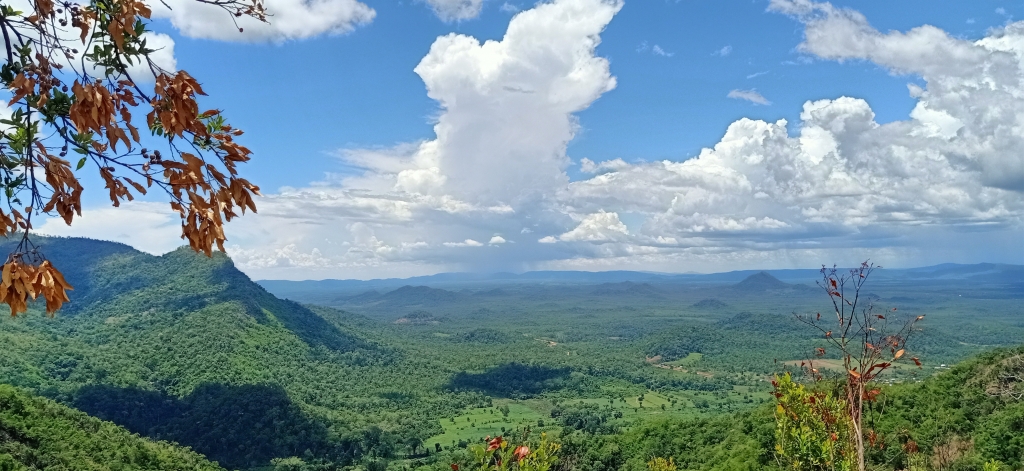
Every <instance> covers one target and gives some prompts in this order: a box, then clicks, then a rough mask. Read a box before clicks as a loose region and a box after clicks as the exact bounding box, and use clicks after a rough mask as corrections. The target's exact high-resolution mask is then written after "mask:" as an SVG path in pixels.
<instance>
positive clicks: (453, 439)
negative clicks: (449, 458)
mask: <svg viewBox="0 0 1024 471" xmlns="http://www.w3.org/2000/svg"><path fill="white" fill-rule="evenodd" d="M504 406H507V407H508V411H509V412H508V415H507V416H506V415H504V414H503V413H502V410H501V408H502V407H504ZM551 407H552V405H551V403H550V402H548V401H546V400H543V399H528V400H523V401H515V400H507V399H506V400H502V399H496V400H494V407H482V408H477V409H470V410H467V411H465V412H464V413H463V414H461V415H458V416H456V417H449V418H445V419H441V420H440V424H441V427H443V428H444V433H443V434H441V435H436V436H433V437H430V438H429V439H428V440H427V441H426V443H427V444H428V445H429V446H433V445H434V443H440V444H441V446H452V445H453V444H457V443H458V442H459V441H460V440H464V441H467V442H474V441H479V440H480V439H482V438H484V437H486V436H492V437H493V436H497V435H502V434H503V433H508V432H509V431H514V430H516V429H519V430H522V429H524V428H526V427H530V429H531V430H548V429H550V428H552V427H551V425H550V424H553V423H554V421H553V420H552V419H551V418H550V415H549V414H550V410H551ZM540 423H543V424H544V426H540V425H539V424H540ZM502 428H504V431H502Z"/></svg>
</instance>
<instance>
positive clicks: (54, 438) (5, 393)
mask: <svg viewBox="0 0 1024 471" xmlns="http://www.w3.org/2000/svg"><path fill="white" fill-rule="evenodd" d="M0 469H5V470H6V469H25V470H40V471H41V470H49V469H69V470H91V469H96V470H100V469H132V470H153V471H174V470H181V471H186V470H187V471H204V470H210V471H213V470H220V469H223V468H221V467H220V466H217V464H216V463H211V462H209V461H207V460H206V459H205V458H203V456H202V455H199V454H197V453H195V452H193V451H191V450H189V449H187V448H182V447H179V446H175V445H173V444H170V443H166V442H157V441H152V440H148V439H145V438H142V437H140V436H138V435H135V434H132V433H130V432H128V431H127V430H125V429H123V428H121V427H118V426H116V425H114V424H112V423H110V422H104V421H102V420H99V419H96V418H93V417H89V416H87V415H85V414H83V413H81V412H79V411H75V410H72V409H69V408H67V407H65V406H62V405H60V404H57V403H55V402H53V401H50V400H48V399H44V398H41V397H35V396H31V395H29V394H27V393H24V392H22V391H18V390H17V389H15V388H13V387H11V386H7V385H0Z"/></svg>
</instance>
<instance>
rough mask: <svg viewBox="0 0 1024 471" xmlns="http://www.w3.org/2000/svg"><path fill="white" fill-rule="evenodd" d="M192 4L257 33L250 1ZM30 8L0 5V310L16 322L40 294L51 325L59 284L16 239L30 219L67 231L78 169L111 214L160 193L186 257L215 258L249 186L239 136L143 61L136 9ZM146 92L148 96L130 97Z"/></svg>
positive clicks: (247, 205)
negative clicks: (105, 195) (1, 240)
mask: <svg viewBox="0 0 1024 471" xmlns="http://www.w3.org/2000/svg"><path fill="white" fill-rule="evenodd" d="M196 1H199V2H202V3H206V4H210V5H214V6H217V7H220V8H221V9H223V10H224V11H225V12H226V14H229V15H232V16H233V17H242V16H249V17H253V18H256V19H258V20H261V21H267V13H266V11H265V9H264V7H263V3H262V0H196ZM30 4H31V11H27V12H22V11H18V10H16V9H15V8H14V7H13V6H12V5H11V4H9V3H8V2H2V3H0V32H2V34H3V39H4V45H5V50H4V52H5V53H6V54H5V55H4V57H3V58H2V59H0V60H3V65H2V66H0V82H2V83H3V85H4V86H5V87H6V88H7V89H8V90H9V91H10V93H11V94H12V98H11V100H10V102H9V103H8V106H9V107H10V108H11V110H12V111H11V114H10V116H8V117H5V118H3V119H0V123H2V125H3V129H0V187H2V191H3V198H5V200H4V202H5V203H6V204H4V205H2V206H6V207H2V206H0V235H2V236H5V237H10V236H12V235H15V234H19V233H20V235H21V239H20V242H19V243H18V245H17V247H16V248H15V249H14V250H13V251H12V252H11V253H10V254H9V255H8V257H7V261H6V262H5V263H4V265H3V278H2V283H0V302H2V303H5V304H7V305H8V306H9V307H10V309H11V315H18V314H19V313H22V312H25V311H26V310H27V309H28V307H27V302H28V299H29V298H31V299H36V298H37V297H39V296H42V297H43V298H45V299H46V310H47V313H48V314H50V315H52V314H53V313H54V312H55V311H56V310H57V309H59V308H60V307H61V305H62V304H63V303H64V302H66V301H68V297H67V291H68V290H70V289H72V287H71V285H70V284H68V282H67V281H66V280H64V277H63V276H62V275H61V273H60V271H59V270H58V269H57V268H56V267H54V266H53V265H51V264H50V262H49V261H47V260H46V258H45V256H44V255H43V253H42V252H41V251H40V250H39V248H38V247H37V246H36V245H35V244H33V242H32V241H31V239H30V234H31V231H32V228H33V216H39V215H47V216H59V217H61V218H62V219H63V220H64V222H65V223H67V224H69V225H70V224H72V222H73V220H74V218H75V217H76V216H81V214H82V201H81V197H82V192H83V191H84V188H83V186H82V184H81V182H80V180H79V177H78V176H77V175H76V172H79V171H81V170H82V169H83V168H84V167H86V166H90V167H91V168H93V169H94V170H95V171H97V172H98V174H99V176H100V178H101V179H102V180H103V182H104V184H105V187H106V189H107V190H108V191H109V197H110V201H111V203H112V204H113V205H114V206H118V205H120V203H121V202H122V201H125V200H127V201H131V200H133V199H134V198H135V195H144V194H146V193H147V192H148V191H150V190H151V189H152V188H153V187H156V188H157V189H158V190H160V191H163V192H164V193H166V194H167V195H168V196H169V198H170V206H171V208H172V210H173V211H176V212H177V213H178V214H179V216H180V217H181V231H182V234H181V236H182V238H183V239H186V240H188V243H189V245H190V246H191V248H192V249H193V250H195V251H197V252H203V253H205V254H206V255H207V256H210V255H211V253H212V251H213V248H214V246H216V247H217V248H218V249H219V250H221V251H223V250H224V241H225V240H227V239H226V237H225V236H224V227H223V226H224V223H225V222H227V221H230V220H231V219H232V218H234V217H235V216H237V213H236V211H240V212H241V213H243V214H244V213H245V211H246V210H250V211H253V212H255V211H256V205H255V203H254V201H253V196H254V195H259V188H258V187H257V186H256V185H253V184H252V183H250V182H249V181H247V180H246V179H244V178H242V177H240V176H239V174H238V164H240V163H244V162H247V161H248V160H249V159H250V154H251V152H250V150H249V149H247V148H245V147H244V146H242V145H240V144H238V143H237V142H235V138H236V137H238V136H239V135H241V134H242V132H241V131H240V130H238V129H235V128H233V127H231V126H230V125H229V124H228V123H227V122H226V121H225V118H224V116H223V115H222V114H221V112H220V111H219V110H207V111H202V110H201V108H200V106H199V102H198V97H199V96H202V95H205V92H203V89H202V87H201V86H200V84H199V82H198V81H196V79H194V78H193V77H192V76H191V75H189V74H188V72H186V71H184V70H179V71H176V72H174V71H168V70H164V69H162V68H161V67H160V66H159V65H158V64H157V63H156V62H154V60H153V58H152V54H153V53H155V52H156V50H154V49H152V48H151V47H150V46H149V45H148V44H147V41H146V37H145V33H146V32H147V31H148V25H149V21H148V20H149V17H150V13H151V10H150V6H149V5H148V4H147V3H145V2H143V1H140V0H88V1H86V2H84V3H77V2H76V1H73V0H57V1H54V0H31V2H30ZM239 31H241V28H239ZM149 81H152V83H153V88H152V91H151V92H147V91H146V90H144V89H143V86H144V85H145V84H146V83H148V82H149ZM139 109H141V110H142V113H145V120H142V119H140V118H139V116H141V114H142V113H140V112H138V111H137V110H139ZM133 113H135V115H134V116H133ZM143 126H144V128H145V129H146V130H147V131H148V133H149V134H150V136H147V137H146V138H145V140H146V143H147V144H148V143H150V142H152V143H153V144H157V145H158V146H159V147H161V148H162V149H163V151H161V150H155V149H154V150H150V149H147V148H146V147H143V140H144V138H143V135H142V133H141V132H140V130H139V129H140V127H143ZM69 154H70V155H69ZM74 159H77V162H74V163H73V160H74ZM72 166H73V167H72Z"/></svg>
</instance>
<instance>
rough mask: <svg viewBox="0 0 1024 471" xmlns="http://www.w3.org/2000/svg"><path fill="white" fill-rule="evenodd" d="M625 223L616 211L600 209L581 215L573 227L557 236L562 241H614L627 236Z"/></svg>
mask: <svg viewBox="0 0 1024 471" xmlns="http://www.w3.org/2000/svg"><path fill="white" fill-rule="evenodd" d="M628 235H629V231H628V230H627V229H626V225H625V224H623V223H622V221H620V220H619V215H618V214H616V213H606V212H604V211H600V212H597V213H594V214H588V215H586V216H584V217H583V220H582V221H580V223H579V225H577V226H576V228H575V229H573V230H571V231H569V232H566V233H564V234H562V235H560V236H558V240H560V241H563V242H614V241H618V240H622V239H623V238H624V236H628Z"/></svg>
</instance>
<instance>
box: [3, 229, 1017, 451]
mask: <svg viewBox="0 0 1024 471" xmlns="http://www.w3.org/2000/svg"><path fill="white" fill-rule="evenodd" d="M44 243H45V244H46V251H47V254H48V256H50V257H51V258H52V259H53V260H54V261H55V262H59V263H61V265H62V266H66V267H73V268H72V269H68V270H67V277H68V280H69V281H70V282H71V284H72V285H74V286H75V288H76V289H75V291H74V292H73V293H72V301H71V303H69V304H68V305H67V306H66V307H65V308H64V310H62V311H61V312H60V313H59V314H58V315H57V316H56V317H55V318H52V319H51V318H47V317H46V316H45V315H43V314H42V313H40V312H39V309H40V308H39V306H34V307H32V308H31V309H32V310H31V311H30V313H29V314H28V315H24V316H20V317H18V318H11V319H5V320H4V321H2V322H0V341H2V342H3V343H4V345H5V346H6V349H5V355H4V356H3V357H0V381H2V382H4V383H8V384H11V385H13V386H15V387H17V388H20V389H21V390H23V391H26V392H28V393H32V394H36V395H39V396H43V397H46V398H49V399H50V400H54V401H57V402H59V403H61V404H64V405H66V406H68V407H73V408H75V409H78V410H80V411H83V412H85V413H87V414H89V415H91V416H93V417H96V418H99V419H102V420H106V421H110V422H113V423H114V424H117V425H119V426H121V427H124V428H125V429H127V431H128V432H131V433H136V434H139V435H141V436H143V437H148V438H149V439H153V440H164V441H168V442H174V443H177V444H179V445H183V446H187V447H189V448H191V449H192V450H194V451H195V452H198V453H200V454H202V455H204V456H205V457H206V458H208V459H210V460H212V461H215V462H216V463H217V464H218V465H219V466H223V467H225V468H228V469H252V470H257V469H309V470H312V469H341V468H345V467H366V466H370V465H371V463H379V464H383V465H386V466H388V467H389V469H390V468H394V469H408V468H418V467H424V468H430V469H441V468H445V467H447V466H448V464H449V461H456V460H458V459H463V458H460V456H463V455H462V454H463V453H465V451H464V448H465V447H466V446H468V445H470V444H475V443H480V441H481V440H482V439H484V438H485V437H487V436H492V437H493V436H496V435H509V436H512V435H516V434H521V433H523V432H526V431H528V430H529V431H530V432H531V433H536V432H546V433H548V434H550V435H552V436H556V437H560V438H559V439H560V440H562V441H563V442H564V444H565V446H566V447H567V449H572V450H575V451H574V452H578V453H583V454H584V455H586V454H588V453H598V451H599V450H602V449H605V448H603V447H606V446H611V445H608V444H609V443H613V442H614V443H619V441H620V440H621V441H625V440H627V439H628V440H632V441H631V442H630V443H633V445H630V446H625V445H624V443H625V442H622V443H623V444H622V446H619V445H616V446H617V447H619V448H618V449H619V450H620V451H619V452H618V453H620V455H619V456H618V457H617V458H615V459H620V460H625V461H623V462H622V463H620V464H619V465H615V466H612V467H611V468H608V467H602V466H604V465H601V466H598V465H597V464H595V465H594V467H593V468H583V467H581V468H578V469H595V470H597V469H620V468H622V467H623V466H626V464H624V463H626V462H627V461H629V460H634V461H629V462H632V463H634V465H635V464H636V462H635V459H639V458H638V457H640V456H641V455H644V454H645V453H648V452H652V451H651V450H653V448H650V447H651V446H654V445H651V444H646V445H643V444H644V443H646V442H644V440H642V439H639V438H637V437H638V436H639V435H644V434H652V433H662V432H659V431H658V430H661V429H666V430H668V429H676V428H679V427H682V428H684V429H685V428H686V427H693V426H695V425H693V424H704V425H702V426H701V427H711V428H710V429H709V430H718V429H715V428H714V427H724V428H723V429H721V430H722V432H721V433H726V431H727V430H732V427H734V426H739V425H737V424H742V423H744V422H743V421H745V420H755V419H753V418H751V417H754V418H756V417H762V418H763V414H764V411H765V407H766V406H768V405H769V404H770V403H771V401H772V397H771V395H770V391H771V384H770V381H771V378H772V375H774V374H778V373H781V372H783V371H791V372H794V373H796V372H799V370H800V368H799V364H798V362H799V361H801V359H806V358H809V357H810V356H811V355H812V351H813V349H814V348H815V347H817V346H819V345H821V341H820V339H819V338H817V337H816V335H815V334H814V333H813V332H811V331H810V330H808V329H807V326H805V325H803V324H801V323H799V322H797V321H796V319H795V317H794V313H802V314H809V313H814V312H818V311H820V310H822V309H825V308H827V307H828V306H827V303H828V299H827V296H825V295H824V294H822V293H821V291H820V289H819V288H818V287H816V286H815V285H814V280H815V276H814V271H813V270H804V271H782V272H772V273H765V272H752V273H746V272H741V273H732V274H719V275H706V276H698V275H682V276H667V275H654V274H640V273H628V272H621V273H612V274H587V273H578V274H575V273H564V272H561V273H559V272H553V273H534V274H525V275H517V276H516V277H514V278H515V279H511V280H510V279H501V278H500V277H499V278H498V279H489V280H488V279H483V280H481V279H474V277H473V276H469V275H465V276H462V277H461V278H460V277H459V276H455V275H451V276H449V277H448V278H447V279H440V280H433V281H432V280H411V281H412V282H415V283H420V284H416V285H411V284H402V283H407V282H409V281H410V280H381V281H371V282H337V283H329V282H274V281H264V282H260V283H259V284H257V283H254V282H252V281H251V280H249V279H248V278H247V277H246V276H245V275H243V274H242V273H241V272H239V271H238V270H236V269H235V268H234V266H233V265H232V263H231V261H230V260H229V259H228V258H227V257H224V256H223V255H219V254H216V255H215V256H214V257H213V258H212V259H208V258H206V257H204V256H202V255H196V254H194V253H192V252H190V251H186V250H178V251H175V252H171V253H169V254H166V255H163V256H160V257H154V256H151V255H147V254H144V253H141V252H137V251H135V250H133V249H130V248H128V247H127V246H123V245H119V244H114V243H108V242H98V241H92V240H88V239H46V240H45V241H44ZM1021 272H1022V268H1021V267H1019V266H1013V265H992V266H940V267H932V268H929V269H915V270H891V271H887V270H882V271H879V272H877V274H878V276H877V278H876V279H873V280H871V283H870V284H869V285H868V286H869V287H870V289H869V293H867V294H866V297H869V298H870V299H871V300H872V302H873V303H877V304H878V305H879V306H880V307H881V308H882V309H885V310H889V309H891V308H892V307H898V311H896V312H897V313H898V315H899V316H918V315H925V316H926V321H925V322H924V323H922V324H921V331H920V332H919V333H918V334H916V335H917V337H916V338H915V340H914V342H913V343H912V346H911V347H910V348H911V349H912V351H911V353H912V354H913V355H915V356H918V357H920V358H921V359H922V360H923V361H924V362H925V363H924V366H923V368H920V369H918V368H912V367H903V368H899V369H895V370H892V373H891V374H889V375H887V376H886V379H885V380H886V382H889V383H892V384H896V385H897V386H896V387H897V388H911V387H916V385H919V384H929V383H928V382H929V381H931V378H932V377H933V376H935V375H936V374H937V373H940V372H942V371H945V370H944V369H936V368H935V367H937V366H939V365H942V364H949V365H952V364H956V363H959V362H961V361H963V360H966V359H968V358H970V357H972V356H974V355H977V354H980V353H983V352H987V351H991V350H992V349H996V348H1000V347H1011V346H1015V345H1019V344H1020V342H1021V341H1020V339H1022V338H1024V312H1022V309H1024V307H1022V303H1021V299H1024V292H1022V291H1021V290H1020V288H1019V286H1018V285H1019V282H1017V281H1016V280H1020V279H1021V278H1022V277H1021ZM602 277H603V278H604V279H601V278H602ZM1015 283H1016V284H1015ZM428 284H429V285H428ZM828 360H829V357H826V358H825V359H824V360H822V361H828ZM826 370H827V369H826ZM899 390H901V391H902V390H903V389H899ZM744 417H745V418H744ZM758 420H759V419H758ZM759 423H760V422H759ZM767 423H768V425H769V426H770V425H771V421H770V420H768V422H767ZM659 424H660V425H659ZM708 424H712V425H714V426H712V425H708ZM715 424H717V425H715ZM761 426H763V424H761V425H758V427H761ZM652 427H653V428H652ZM741 428H742V427H741ZM744 430H746V429H744ZM750 430H757V427H754V428H753V429H750ZM729 433H730V434H731V433H732V432H729ZM744 433H745V434H747V433H748V432H744ZM638 434H639V435H638ZM727 435H728V434H727ZM741 435H742V436H741ZM741 435H729V436H732V437H733V438H734V439H737V440H740V439H742V440H748V439H750V438H749V436H748V435H744V434H741ZM744 437H746V438H744ZM757 439H758V440H759V439H760V438H757ZM669 442H671V440H670V441H669ZM659 446H661V445H659ZM707 446H708V447H710V448H702V449H701V450H703V451H700V453H712V451H713V450H712V448H713V447H712V445H710V444H709V445H707ZM638 447H639V448H638ZM630 450H632V451H630ZM674 453H678V452H674ZM753 462H754V463H757V462H759V461H757V460H754V461H753ZM718 463H719V464H718V465H716V466H719V467H718V468H714V469H729V468H728V467H727V466H726V465H725V464H722V463H724V462H718ZM293 465H294V466H293ZM285 466H293V468H287V467H285ZM373 466H377V464H374V465H373ZM608 466H611V465H608ZM630 466H633V465H630ZM722 466H726V467H722ZM626 467H627V468H628V466H626ZM694 469H697V468H694ZM702 469H703V468H702ZM708 469H711V468H708Z"/></svg>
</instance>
